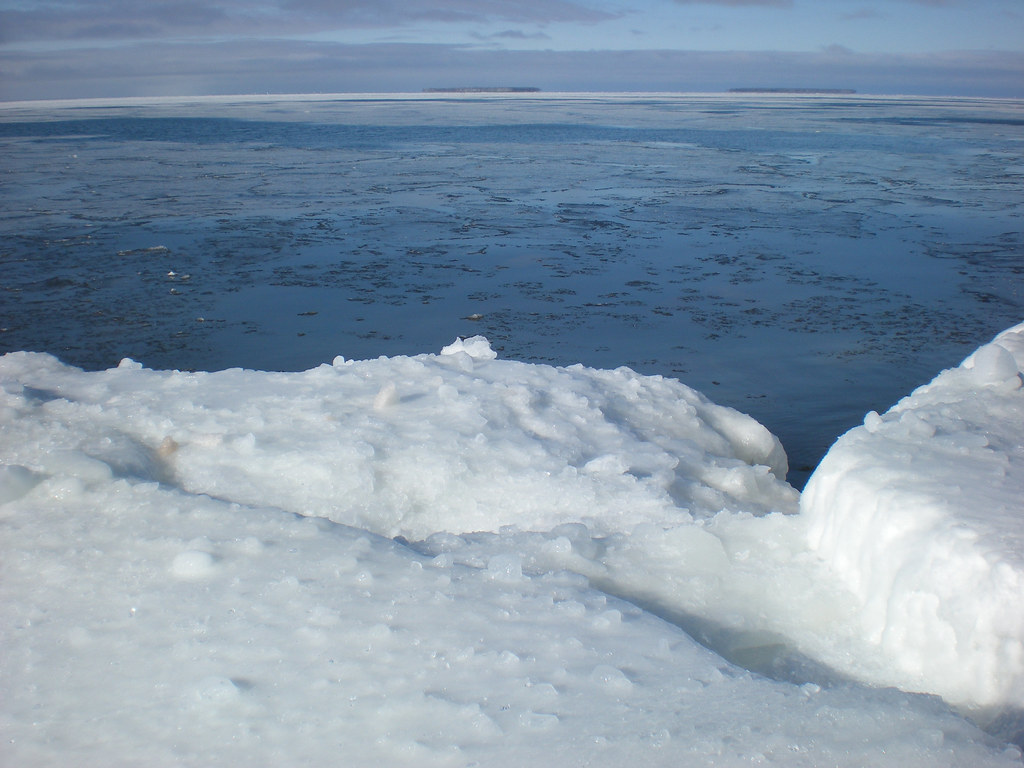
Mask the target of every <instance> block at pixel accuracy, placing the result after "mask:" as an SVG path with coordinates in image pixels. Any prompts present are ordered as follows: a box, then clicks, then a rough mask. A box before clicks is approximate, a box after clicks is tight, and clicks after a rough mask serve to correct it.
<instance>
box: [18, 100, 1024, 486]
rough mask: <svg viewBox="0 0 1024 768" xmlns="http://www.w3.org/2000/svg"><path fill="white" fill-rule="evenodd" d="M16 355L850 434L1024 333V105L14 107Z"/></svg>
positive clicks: (796, 473) (785, 436)
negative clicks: (566, 400)
mask: <svg viewBox="0 0 1024 768" xmlns="http://www.w3.org/2000/svg"><path fill="white" fill-rule="evenodd" d="M0 157H2V158H3V176H2V179H0V222H2V237H0V353H2V352H8V351H13V350H21V349H28V350H39V351H46V352H51V353H53V354H55V355H57V356H59V357H60V358H61V359H62V360H64V361H65V362H68V363H72V364H74V365H78V366H82V367H85V368H88V369H99V368H106V367H110V366H113V365H116V364H117V362H118V361H119V360H120V359H121V358H123V357H131V358H133V359H136V360H138V361H140V362H142V363H143V364H145V365H146V366H147V367H151V368H177V369H183V370H184V369H203V370H217V369H222V368H229V367H236V366H240V367H246V368H255V369H263V370H303V369H307V368H311V367H314V366H316V365H318V364H320V363H323V362H330V361H331V360H332V359H333V358H334V357H335V356H336V355H343V356H345V357H346V358H356V359H360V358H372V357H377V356H379V355H388V356H392V355H400V354H417V353H420V352H437V351H439V350H440V349H441V347H442V346H444V345H445V344H448V343H450V342H451V341H452V339H454V338H455V337H456V336H459V335H462V336H468V335H474V334H482V335H484V336H487V337H488V339H490V341H491V344H492V346H493V347H494V348H495V349H496V350H498V351H499V354H500V355H501V356H502V357H505V358H512V359H518V360H524V361H535V362H545V363H555V364H572V363H576V362H582V363H584V364H586V365H588V366H594V367H602V368H614V367H618V366H623V365H624V366H629V367H630V368H633V369H635V370H637V371H640V372H643V373H649V374H662V375H665V376H670V377H674V378H678V379H680V380H681V381H683V382H684V383H686V384H689V385H690V386H693V387H695V388H697V389H699V390H701V391H703V392H704V393H705V394H706V395H708V396H709V397H710V398H711V399H713V400H715V401H716V402H719V403H722V404H725V405H731V406H733V407H736V408H738V409H740V410H742V411H744V412H747V413H750V414H751V415H753V416H755V417H756V418H757V419H758V420H760V421H761V422H762V423H764V424H765V425H766V426H768V427H769V428H770V429H771V430H772V431H774V432H775V433H776V434H778V435H779V436H780V438H781V439H782V442H783V444H784V445H785V447H786V449H787V452H788V454H789V456H790V465H791V474H790V479H791V481H792V482H794V483H795V484H797V485H802V483H803V481H804V480H805V479H806V476H807V474H808V472H809V470H810V469H811V468H812V467H813V466H814V465H815V464H816V462H817V461H818V459H819V458H820V456H821V455H822V454H823V453H824V451H825V450H827V448H828V446H829V445H830V444H831V443H832V442H833V440H834V439H835V438H836V437H837V436H838V435H839V434H841V433H842V432H843V431H845V430H846V429H848V428H849V427H851V426H853V425H855V424H857V423H859V422H860V421H861V420H862V418H863V416H864V414H865V412H867V411H869V410H879V411H884V410H885V409H886V408H888V407H889V406H890V405H891V404H893V403H894V402H895V401H896V400H897V399H899V398H900V397H901V396H903V395H904V394H906V393H908V392H909V391H910V390H911V389H913V388H914V387H915V386H917V385H919V384H922V383H924V382H926V381H928V380H930V379H931V378H932V377H933V376H934V375H935V373H937V372H938V371H939V370H940V369H942V368H946V367H949V366H952V365H955V364H957V363H959V361H960V360H961V359H962V358H963V357H964V356H965V355H966V354H968V353H969V352H970V351H971V350H973V349H974V348H975V347H977V346H978V345H979V344H981V343H983V342H985V341H987V340H988V339H989V338H991V337H992V336H993V335H994V334H995V333H996V332H998V331H999V330H1001V329H1003V328H1005V327H1007V326H1010V325H1013V324H1015V323H1017V322H1020V320H1021V319H1024V295H1022V287H1024V222H1022V209H1024V102H1021V101H1012V100H968V99H931V98H929V99H924V98H871V97H861V96H856V95H854V96H842V97H835V96H828V97H826V96H820V97H809V96H802V97H790V96H778V95H773V96H751V95H637V94H605V95H601V94H573V95H564V94H528V95H501V96H492V95H474V96H450V95H438V94H431V95H424V96H338V97H278V98H274V97H263V98H234V99H232V98H222V99H203V100H196V101H189V102H186V101H180V102H173V101H152V102H133V103H129V102H115V103H109V104H100V103H96V102H66V103H63V104H44V103H39V104H11V105H0Z"/></svg>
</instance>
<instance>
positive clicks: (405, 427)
mask: <svg viewBox="0 0 1024 768" xmlns="http://www.w3.org/2000/svg"><path fill="white" fill-rule="evenodd" d="M495 357H496V354H495V353H494V352H493V351H492V350H491V348H490V346H489V344H488V342H487V340H486V339H484V338H482V337H473V338H471V339H466V340H458V341H456V342H455V343H453V344H452V345H450V346H448V347H446V348H445V350H444V351H443V352H442V354H440V355H419V356H416V357H395V358H380V359H377V360H367V361H358V362H356V361H343V360H340V359H339V360H336V361H335V364H334V365H332V366H328V365H324V366H321V367H319V368H316V369H313V370H310V371H306V372H304V373H288V374H285V373H282V374H268V373H260V372H255V371H244V370H239V369H235V370H229V371H222V372H219V373H187V374H186V373H175V372H157V371H149V370H143V369H139V368H137V367H135V366H133V365H130V364H128V363H122V365H121V366H119V367H118V368H116V369H113V370H110V371H105V372H96V373H82V372H80V371H75V370H73V369H70V368H66V367H64V366H62V365H60V363H58V362H57V361H56V360H54V359H53V358H49V357H46V356H43V355H20V354H15V355H11V356H8V358H7V366H8V368H9V367H10V366H12V365H13V366H19V367H21V368H22V369H23V370H26V371H36V372H37V375H35V376H33V375H27V376H25V375H23V376H22V378H23V379H27V381H26V383H29V382H35V384H34V386H37V387H39V388H43V387H52V386H53V385H52V383H50V381H49V380H50V379H52V378H53V377H57V378H58V379H59V380H60V387H61V391H60V397H59V398H55V399H53V400H51V401H49V402H47V403H44V404H43V406H42V407H43V408H44V409H45V410H47V411H48V412H49V413H51V414H52V416H53V418H54V419H58V420H59V421H60V423H61V424H62V427H61V435H62V437H61V440H62V443H63V445H62V446H61V447H62V448H63V449H65V450H66V451H73V452H77V454H78V455H79V456H80V458H79V459H78V463H79V464H80V465H81V466H80V467H79V469H80V470H81V471H77V470H75V468H74V467H68V468H67V469H68V473H70V474H76V472H77V474H79V475H82V476H83V477H85V476H87V477H88V478H93V477H94V475H95V473H96V472H97V471H100V472H102V471H104V470H106V471H107V472H108V476H109V475H110V472H111V471H112V472H113V476H125V475H126V474H134V475H136V476H138V475H141V474H145V472H144V471H143V470H142V469H141V468H142V467H145V466H148V464H149V463H150V457H151V456H153V455H155V454H156V453H158V449H159V446H160V445H166V444H168V443H166V441H168V440H169V441H171V444H173V445H174V446H175V450H174V453H173V457H172V461H171V462H170V463H169V465H168V469H169V471H173V473H174V475H175V476H176V478H177V482H179V483H180V485H181V486H182V487H183V488H185V489H187V490H188V491H190V492H193V493H206V494H209V495H210V496H215V497H219V498H230V499H232V500H234V501H238V502H241V503H247V504H248V503H252V504H270V505H274V506H276V507H280V508H281V509H285V510H289V511H292V512H295V513H297V514H302V515H310V516H318V517H325V518H328V519H330V520H332V521H334V522H338V523H344V524H347V525H355V526H359V527H361V528H365V529H367V530H370V531H373V532H375V533H379V534H383V535H387V536H397V535H401V536H404V537H406V538H408V539H421V538H424V537H426V536H428V535H430V534H431V533H434V532H437V531H448V532H454V533H461V532H466V531H497V530H499V529H500V528H501V527H503V526H516V527H518V528H520V529H526V530H548V529H550V528H552V527H553V526H555V525H558V524H560V523H565V522H584V523H587V524H588V525H590V526H591V527H593V528H594V529H595V530H603V531H611V530H615V531H617V530H622V529H623V528H624V527H628V526H632V525H637V524H639V523H642V522H651V521H658V522H661V521H662V520H665V519H670V518H673V517H675V518H678V519H680V520H682V521H690V520H692V519H693V518H694V517H701V516H704V517H707V516H709V515H712V514H714V513H716V512H718V511H719V510H721V509H724V508H733V509H739V508H742V509H745V510H748V511H755V512H760V513H764V512H768V511H771V510H776V509H781V510H784V511H787V512H795V510H796V506H795V504H796V494H795V492H794V491H793V489H792V488H790V487H789V486H788V485H786V484H785V482H784V478H785V473H786V456H785V453H784V452H783V450H782V447H781V445H780V444H779V441H778V439H777V438H775V436H774V435H772V434H771V433H770V432H768V430H767V429H765V428H764V427H763V426H761V424H759V423H758V422H756V421H755V420H754V419H752V418H750V417H749V416H745V415H743V414H741V413H739V412H737V411H734V410H732V409H730V408H725V407H722V406H719V405H715V404H714V403H712V402H710V401H709V400H708V399H707V398H705V397H704V396H703V395H701V394H700V393H698V392H696V391H695V390H693V389H690V388H689V387H686V386H684V385H682V384H680V383H679V382H677V381H675V380H671V379H664V378H662V377H659V376H641V375H639V374H636V373H634V372H633V371H631V370H629V369H626V368H620V369H618V370H614V371H606V370H595V369H589V368H584V367H583V366H578V365H577V366H572V367H569V368H553V367H550V366H543V365H531V364H526V363H519V362H514V361H502V360H496V359H495ZM30 386H32V384H30ZM15 394H17V393H15ZM16 408H17V407H16ZM98 427H99V428H101V429H102V430H103V431H104V434H105V435H106V436H104V437H103V438H101V439H97V438H96V437H95V436H94V433H95V432H96V430H97V428H98ZM128 430H130V431H131V437H130V440H132V441H134V442H135V452H136V454H137V455H136V456H135V457H134V459H133V458H132V457H129V456H126V455H125V454H126V453H127V452H129V448H127V447H126V444H127V442H128V441H129V438H127V437H126V436H125V435H124V434H122V433H124V432H126V431H128ZM52 439H53V438H50V440H52ZM51 452H52V451H47V453H51ZM112 457H113V458H112ZM15 460H16V461H18V462H19V463H22V464H29V463H34V464H37V465H40V466H43V465H45V464H46V463H47V461H50V459H48V458H47V457H46V456H44V455H43V454H42V449H41V448H40V442H39V441H38V440H31V439H29V440H25V441H24V444H23V446H22V447H21V448H20V449H16V451H15ZM89 462H92V465H93V466H92V470H91V471H87V468H86V466H85V465H86V464H87V463H89ZM97 462H98V463H97ZM170 467H173V470H171V469H170ZM111 468H113V469H112V470H111ZM148 474H149V475H150V476H154V471H153V470H149V472H148Z"/></svg>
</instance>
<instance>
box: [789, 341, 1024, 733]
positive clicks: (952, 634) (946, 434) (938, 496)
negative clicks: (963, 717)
mask: <svg viewBox="0 0 1024 768" xmlns="http://www.w3.org/2000/svg"><path fill="white" fill-rule="evenodd" d="M1021 370H1024V324H1022V325H1019V326H1016V327H1014V328H1011V329H1009V330H1007V331H1005V332H1003V333H1002V334H1000V335H999V336H997V337H996V338H995V340H994V341H993V342H992V343H991V344H988V345H985V346H983V347H981V348H980V349H979V350H977V351H976V352H975V353H974V354H972V355H971V356H970V357H968V358H967V359H966V360H965V361H964V362H963V363H962V364H961V365H960V366H959V367H958V368H954V369H950V370H947V371H944V372H942V373H941V374H939V375H938V376H937V377H936V378H935V379H934V380H933V381H932V382H931V383H929V384H927V385H925V386H922V387H920V388H919V389H917V390H916V391H914V392H913V393H912V394H911V395H910V396H908V397H906V398H904V399H903V400H901V401H900V402H899V403H897V404H896V405H895V406H894V407H893V408H891V409H890V410H889V411H888V412H887V413H885V414H883V415H879V414H877V413H874V412H872V413H869V414H868V415H867V417H865V419H864V425H863V426H860V427H857V428H855V429H852V430H850V431H849V432H848V433H847V434H845V435H844V436H843V437H841V438H840V439H839V440H838V441H837V442H836V444H835V445H834V446H833V447H832V449H831V450H830V451H829V453H828V455H827V456H826V457H825V459H824V460H823V461H822V462H821V465H820V466H819V467H818V468H817V470H816V471H815V473H814V474H813V475H812V477H811V479H810V481H809V482H808V483H807V487H806V489H805V491H804V493H803V496H802V498H801V501H800V508H801V512H802V514H803V515H804V516H806V518H807V519H808V536H809V541H810V543H811V545H812V546H813V548H814V549H815V550H816V551H817V552H818V553H819V554H820V555H821V556H822V557H823V558H825V560H826V561H827V563H828V564H829V565H830V567H831V568H832V569H833V570H834V571H835V572H836V573H837V574H838V575H839V576H840V577H841V578H842V579H843V580H844V582H845V583H846V584H847V585H848V586H849V587H850V589H851V590H852V591H853V592H854V594H855V595H856V597H857V599H858V614H859V616H858V619H859V622H860V624H861V627H862V630H863V633H864V635H865V637H866V638H867V639H868V640H869V641H870V642H873V643H875V644H877V647H878V649H879V652H880V653H881V654H883V655H884V657H885V658H887V659H888V660H889V663H890V665H891V669H890V670H889V672H888V674H887V679H886V680H884V682H885V683H887V684H896V685H899V686H900V687H901V688H903V689H905V690H919V691H929V692H932V693H937V694H939V695H941V696H942V697H943V698H945V699H946V700H947V701H950V702H954V703H956V704H958V705H961V706H965V707H968V708H976V709H978V710H979V717H980V718H982V719H983V718H984V716H985V715H984V712H985V711H986V710H1005V709H1007V708H1010V709H1021V708H1024V388H1022V386H1021V384H1022V382H1021V373H1020V372H1021Z"/></svg>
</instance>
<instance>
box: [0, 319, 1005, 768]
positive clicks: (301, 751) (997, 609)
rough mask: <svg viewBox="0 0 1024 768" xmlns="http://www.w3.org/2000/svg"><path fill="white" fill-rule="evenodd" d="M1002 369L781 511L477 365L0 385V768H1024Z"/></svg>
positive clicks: (727, 470)
mask: <svg viewBox="0 0 1024 768" xmlns="http://www.w3.org/2000/svg"><path fill="white" fill-rule="evenodd" d="M1022 347H1024V326H1018V327H1017V328H1014V329H1011V330H1010V331H1007V332H1006V333H1004V334H1002V335H1001V336H1000V337H998V338H997V339H996V341H995V342H993V344H991V345H986V346H985V347H982V348H981V349H980V350H979V351H978V352H976V353H975V354H974V355H972V356H971V357H970V358H969V359H968V360H967V361H965V363H964V364H963V365H962V366H961V367H960V368H957V369H954V370H950V371H946V372H944V373H942V374H940V375H939V376H938V377H937V378H936V379H935V380H934V381H933V382H932V383H931V384H930V385H928V386H926V387H923V388H921V389H919V390H918V391H916V392H915V393H914V394H913V395H911V396H910V397H909V398H907V399H905V400H904V401H902V402H901V403H899V404H898V405H897V406H895V407H894V408H893V409H892V410H891V411H889V412H888V413H886V414H884V415H882V416H879V415H878V414H875V413H872V414H868V416H867V417H866V419H865V424H864V426H863V427H858V428H856V429H854V430H853V431H851V432H850V433H848V434H847V435H845V436H844V437H842V438H841V439H840V440H839V441H838V442H837V443H836V445H835V446H834V447H833V449H832V451H831V452H830V454H829V456H828V457H827V458H826V460H825V461H824V462H823V463H822V465H821V467H820V468H819V469H818V470H817V472H816V473H815V475H814V476H813V478H812V480H811V482H810V483H809V485H808V488H807V490H806V492H805V494H804V497H803V498H802V499H801V498H800V496H799V494H798V493H797V492H796V491H795V490H794V489H793V488H791V487H790V486H789V485H787V484H786V483H785V481H784V480H783V479H782V478H784V477H785V471H786V458H785V453H784V452H783V450H782V447H781V446H780V444H779V441H778V440H777V439H776V438H775V437H774V436H773V435H771V434H770V433H769V432H768V430H766V429H765V428H764V427H762V426H761V425H760V424H758V423H757V422H756V421H754V420H753V419H751V418H749V417H747V416H744V415H743V414H740V413H739V412H737V411H735V410H732V409H729V408H725V407H722V406H718V405H716V404H714V403H712V402H711V401H709V400H708V399H707V398H705V397H704V396H703V395H701V394H700V393H698V392H696V391H695V390H693V389H690V388H688V387H686V386H684V385H683V384H681V383H679V382H678V381H675V380H673V379H668V378H663V377H660V376H643V375H639V374H637V373H635V372H633V371H632V370H630V369H627V368H620V369H616V370H599V369H594V368H587V367H583V366H570V367H564V368H560V367H552V366H547V365H538V364H526V363H520V362H516V361H512V360H503V359H500V358H499V357H497V356H496V355H495V353H494V351H493V350H492V348H491V346H490V344H489V343H488V342H487V340H486V339H484V338H482V337H474V338H470V339H461V340H457V341H455V342H454V343H452V344H451V345H449V346H447V347H445V349H444V350H442V352H441V353H440V354H421V355H417V356H413V357H390V358H388V357H381V358H378V359H375V360H362V361H348V360H344V359H342V358H340V357H339V358H336V359H335V360H334V361H333V363H332V364H325V365H321V366H320V367H317V368H314V369H311V370H308V371H305V372H300V373H266V372H257V371H249V370H242V369H231V370H226V371H220V372H215V373H203V372H197V373H188V372H177V371H156V370H150V369H147V368H144V367H143V366H141V365H140V364H138V363H135V362H132V361H131V360H124V361H122V363H121V365H119V366H118V367H116V368H113V369H110V370H106V371H97V372H84V371H82V370H80V369H77V368H73V367H70V366H66V365H64V364H62V363H61V362H59V361H58V360H57V359H56V358H54V357H52V356H50V355H46V354H39V353H26V352H17V353H11V354H7V355H5V356H4V357H2V358H0V398H2V400H0V462H2V464H0V530H2V532H3V533H2V537H3V538H2V547H3V560H2V565H0V568H2V571H0V573H2V576H0V645H2V649H3V656H2V662H0V689H2V690H3V691H4V694H3V696H2V699H0V735H2V740H0V762H2V763H3V764H10V765H49V764H56V763H65V764H66V763H68V762H69V761H73V762H74V763H75V764H76V765H97V766H98V765H104V766H110V765H141V764H145V765H154V766H159V765H238V764H247V765H268V766H269V765H274V766H281V765H299V764H312V765H328V764H337V762H338V761H339V760H343V761H344V763H345V764H346V765H370V764H381V763H383V764H415V765H472V764H478V765H509V766H512V765H517V766H518V765H526V764H534V765H584V764H587V765H622V764H623V763H624V762H626V761H641V762H642V763H643V764H645V765H727V766H731V765H750V764H769V765H771V764H776V765H787V766H790V765H806V766H812V765H813V766H818V765H844V766H865V765H900V766H935V765H963V766H983V765H1019V763H1020V751H1019V749H1018V748H1017V747H1014V746H1012V745H1008V744H1007V743H1006V741H1007V739H1008V738H1009V737H1012V736H1013V735H1014V729H1015V728H1016V727H1017V726H1016V724H1017V723H1018V718H1019V711H1020V708H1021V705H1022V704H1024V694H1022V686H1024V683H1022V679H1024V677H1022V674H1024V672H1022V667H1024V659H1022V652H1021V643H1022V640H1024V621H1022V616H1024V607H1022V604H1021V591H1020V579H1021V572H1022V568H1024V558H1022V554H1021V553H1022V551H1024V550H1022V547H1021V539H1020V537H1021V534H1020V531H1021V528H1020V513H1021V501H1020V500H1021V498H1022V497H1024V493H1022V491H1024V453H1022V448H1021V436H1022V435H1024V408H1022V403H1024V389H1022V388H1021V379H1020V370H1021V368H1022V367H1024V365H1022V364H1024V355H1022ZM940 697H942V698H940ZM971 717H973V718H974V719H975V720H976V721H977V722H979V723H981V725H982V726H984V727H986V728H988V730H989V733H986V732H984V731H982V730H980V729H979V727H978V726H977V725H976V724H975V722H972V720H971V719H969V718H971ZM993 734H994V735H993Z"/></svg>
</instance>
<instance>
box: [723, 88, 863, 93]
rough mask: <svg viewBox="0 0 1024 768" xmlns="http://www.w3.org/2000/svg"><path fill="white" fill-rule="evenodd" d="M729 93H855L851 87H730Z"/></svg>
mask: <svg viewBox="0 0 1024 768" xmlns="http://www.w3.org/2000/svg"><path fill="white" fill-rule="evenodd" d="M729 93H830V94H835V93H856V91H855V90H853V89H852V88H730V89H729Z"/></svg>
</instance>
